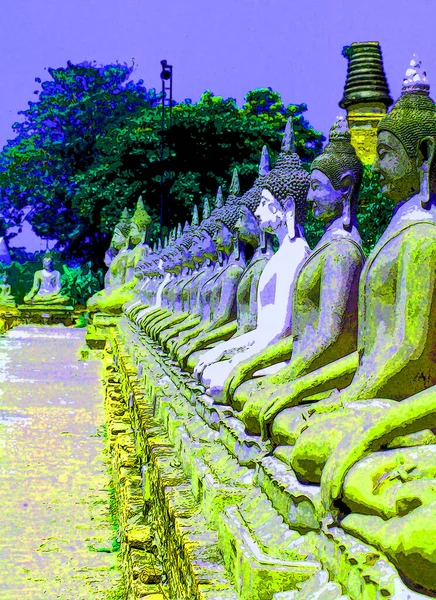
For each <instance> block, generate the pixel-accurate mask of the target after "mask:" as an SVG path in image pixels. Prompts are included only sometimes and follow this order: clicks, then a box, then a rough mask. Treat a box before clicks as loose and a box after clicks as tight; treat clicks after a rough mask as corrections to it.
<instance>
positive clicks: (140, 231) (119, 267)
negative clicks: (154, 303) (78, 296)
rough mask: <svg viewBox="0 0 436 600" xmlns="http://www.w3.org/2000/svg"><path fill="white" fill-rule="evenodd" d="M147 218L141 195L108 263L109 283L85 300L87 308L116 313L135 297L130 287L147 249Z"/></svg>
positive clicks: (133, 284)
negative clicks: (117, 250)
mask: <svg viewBox="0 0 436 600" xmlns="http://www.w3.org/2000/svg"><path fill="white" fill-rule="evenodd" d="M150 221H151V219H150V216H149V215H148V213H147V211H146V210H145V208H144V204H143V201H142V198H139V200H138V203H137V206H136V210H135V212H134V214H133V217H132V218H131V220H130V223H129V230H128V236H127V238H126V240H125V243H124V244H123V246H122V248H121V249H120V251H119V253H118V254H117V256H116V257H115V258H114V260H113V261H112V263H111V265H110V267H109V270H110V272H111V279H110V281H109V286H108V287H105V289H104V290H102V292H98V294H97V295H95V296H93V297H92V298H91V299H90V300H89V301H88V304H87V307H88V310H90V311H91V310H94V311H95V310H98V311H100V312H105V313H108V314H112V315H118V314H121V312H122V307H123V305H124V304H125V303H126V302H129V301H130V300H132V299H133V298H134V292H133V289H134V287H135V285H136V283H137V280H136V278H135V275H134V267H135V265H136V263H137V262H139V261H140V260H141V259H142V258H143V257H144V255H145V254H147V253H148V251H149V247H148V245H147V244H145V236H146V231H147V226H148V225H149V224H150ZM112 243H113V242H112Z"/></svg>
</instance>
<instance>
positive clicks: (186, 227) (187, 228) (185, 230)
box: [183, 221, 191, 233]
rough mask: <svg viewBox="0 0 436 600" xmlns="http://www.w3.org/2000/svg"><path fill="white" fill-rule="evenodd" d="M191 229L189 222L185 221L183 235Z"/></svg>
mask: <svg viewBox="0 0 436 600" xmlns="http://www.w3.org/2000/svg"><path fill="white" fill-rule="evenodd" d="M190 229H191V227H190V226H189V223H188V221H185V225H184V227H183V233H188V231H189V230H190Z"/></svg>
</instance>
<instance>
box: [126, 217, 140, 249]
mask: <svg viewBox="0 0 436 600" xmlns="http://www.w3.org/2000/svg"><path fill="white" fill-rule="evenodd" d="M129 237H130V241H131V242H132V244H139V242H140V241H141V240H142V233H141V232H140V231H139V229H138V225H137V224H136V223H135V222H133V221H132V224H131V225H130V233H129Z"/></svg>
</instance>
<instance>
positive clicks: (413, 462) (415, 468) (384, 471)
mask: <svg viewBox="0 0 436 600" xmlns="http://www.w3.org/2000/svg"><path fill="white" fill-rule="evenodd" d="M420 434H421V436H420V437H421V440H420V441H421V443H422V445H419V446H414V447H407V448H395V449H390V450H381V451H379V452H373V453H372V454H370V455H369V456H367V457H366V458H364V459H362V460H360V461H359V462H358V463H356V464H355V465H354V466H353V467H352V468H351V469H350V471H349V472H348V474H347V476H346V478H345V481H344V487H343V492H342V500H343V501H344V502H345V504H346V505H347V506H348V507H349V509H350V510H351V511H352V512H356V513H365V514H373V515H378V516H381V517H383V518H391V517H395V516H403V515H405V514H408V513H409V512H411V511H412V510H414V509H415V508H417V506H422V505H424V504H429V503H430V502H433V501H435V500H436V443H435V442H436V439H435V436H434V434H432V432H430V431H429V430H427V431H425V432H420ZM415 441H418V436H416V435H415Z"/></svg>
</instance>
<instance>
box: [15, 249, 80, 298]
mask: <svg viewBox="0 0 436 600" xmlns="http://www.w3.org/2000/svg"><path fill="white" fill-rule="evenodd" d="M42 267H43V268H42V269H41V270H40V271H36V273H35V275H34V278H33V286H32V289H31V290H30V292H29V293H28V294H27V295H26V296H24V299H23V301H24V303H25V304H50V305H56V304H68V303H69V302H70V299H69V298H68V296H63V295H62V294H61V293H60V292H61V288H62V284H61V274H60V273H59V271H56V270H55V269H53V259H52V257H51V255H50V253H49V252H48V253H47V254H45V256H44V258H43V259H42Z"/></svg>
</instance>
